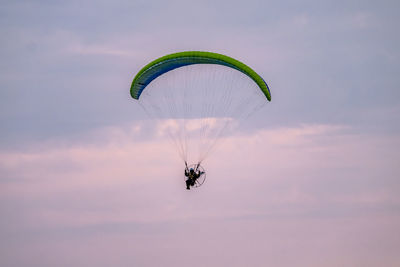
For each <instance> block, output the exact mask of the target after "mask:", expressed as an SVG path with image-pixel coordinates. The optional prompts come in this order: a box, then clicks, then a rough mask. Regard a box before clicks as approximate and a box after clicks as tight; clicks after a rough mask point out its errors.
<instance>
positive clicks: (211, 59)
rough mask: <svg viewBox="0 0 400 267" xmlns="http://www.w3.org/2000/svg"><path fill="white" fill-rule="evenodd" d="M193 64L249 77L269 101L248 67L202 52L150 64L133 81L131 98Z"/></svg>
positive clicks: (262, 83)
mask: <svg viewBox="0 0 400 267" xmlns="http://www.w3.org/2000/svg"><path fill="white" fill-rule="evenodd" d="M193 64H218V65H223V66H227V67H230V68H233V69H236V70H238V71H240V72H242V73H244V74H245V75H247V76H248V77H250V78H251V79H252V80H253V81H254V82H255V83H256V84H257V85H258V87H260V89H261V91H262V92H263V93H264V95H265V97H266V98H267V99H268V101H271V93H270V90H269V88H268V85H267V83H266V82H265V81H264V79H263V78H261V76H260V75H258V74H257V73H256V72H255V71H254V70H253V69H251V68H250V67H249V66H247V65H246V64H244V63H242V62H240V61H238V60H236V59H234V58H231V57H228V56H225V55H221V54H217V53H212V52H202V51H186V52H179V53H174V54H169V55H166V56H163V57H160V58H158V59H156V60H154V61H152V62H150V63H149V64H147V65H146V66H144V67H143V68H142V69H141V70H140V71H139V72H138V74H136V76H135V78H134V79H133V81H132V85H131V90H130V92H131V96H132V97H133V98H134V99H139V97H140V94H141V93H142V92H143V90H144V89H145V88H146V86H147V85H148V84H149V83H151V81H153V80H154V79H156V78H157V77H158V76H160V75H162V74H164V73H166V72H168V71H170V70H173V69H176V68H180V67H183V66H188V65H193Z"/></svg>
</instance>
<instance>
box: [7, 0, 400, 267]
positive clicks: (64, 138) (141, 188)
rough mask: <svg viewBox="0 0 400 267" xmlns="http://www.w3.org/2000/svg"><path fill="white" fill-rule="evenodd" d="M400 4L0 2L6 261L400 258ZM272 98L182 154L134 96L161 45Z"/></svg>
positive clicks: (223, 262) (269, 262)
mask: <svg viewBox="0 0 400 267" xmlns="http://www.w3.org/2000/svg"><path fill="white" fill-rule="evenodd" d="M399 9H400V4H399V2H398V1H389V0H386V1H357V0H350V1H316V0H305V1H257V0H248V1H240V2H239V1H224V0H222V1H178V0H177V1H151V0H149V1H136V0H133V1H123V0H117V1H74V0H71V1H47V0H43V1H23V0H21V1H4V0H1V1H0V39H1V42H0V58H1V61H0V94H1V95H0V217H1V219H0V265H1V266H41V267H46V266H186V265H188V264H190V265H191V266H194V267H196V266H324V267H330V266H332V267H333V266H389V267H390V266H400V256H399V253H398V251H399V249H400V231H399V225H400V182H399V177H400V165H399V159H400V152H399V151H400V150H399V148H400V104H399V103H398V101H397V100H396V99H399V97H400V90H399V85H400V75H399V70H400V64H399V59H400V51H399V47H400V35H399V34H397V33H398V28H399V26H400V19H399V17H398V14H397V13H398V10H399ZM187 50H200V51H213V52H217V53H222V54H226V55H229V56H231V57H234V58H236V59H238V60H240V61H242V62H245V63H246V64H247V65H249V66H251V67H252V68H253V69H254V70H255V71H256V72H257V73H259V74H260V75H261V76H262V77H263V78H264V79H265V80H266V81H267V82H268V85H269V87H270V89H271V95H272V101H271V102H269V103H267V104H266V105H265V107H263V108H262V109H261V110H259V111H258V112H257V113H256V114H254V115H253V116H252V117H251V118H250V119H249V120H248V121H246V122H245V123H243V125H242V127H241V128H239V129H237V131H235V132H234V133H232V134H231V135H229V136H226V137H225V140H224V142H223V143H222V144H221V145H220V146H219V147H218V149H216V150H215V151H214V152H213V153H212V155H210V157H209V158H208V159H207V161H206V162H204V166H205V169H206V171H207V180H206V182H205V184H204V185H203V186H202V187H200V188H198V189H195V190H190V191H187V190H185V184H184V177H183V174H182V173H183V164H182V161H181V160H180V158H179V157H178V155H177V153H176V151H175V150H174V148H173V147H172V146H171V144H170V142H169V141H168V140H167V138H165V137H164V136H158V135H157V134H156V130H157V129H156V127H149V125H152V124H153V123H155V122H154V121H152V120H151V119H150V118H148V117H147V115H146V113H145V112H144V111H143V109H142V108H141V107H140V105H138V103H137V102H135V100H133V99H132V98H131V97H130V95H129V88H130V85H131V82H132V79H133V77H134V75H135V74H136V73H137V72H138V71H139V70H140V69H141V68H142V67H143V66H144V65H146V64H147V63H148V62H150V61H151V60H154V59H156V58H158V57H161V56H163V55H165V54H168V53H174V52H179V51H187Z"/></svg>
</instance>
